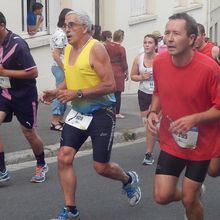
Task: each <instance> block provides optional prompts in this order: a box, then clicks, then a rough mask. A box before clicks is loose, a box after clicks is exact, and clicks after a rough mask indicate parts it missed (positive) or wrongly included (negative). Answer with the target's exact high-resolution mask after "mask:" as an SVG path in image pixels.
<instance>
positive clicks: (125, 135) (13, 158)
mask: <svg viewBox="0 0 220 220" xmlns="http://www.w3.org/2000/svg"><path fill="white" fill-rule="evenodd" d="M145 136H146V131H145V128H144V127H141V128H135V129H123V131H122V132H115V133H114V144H113V147H114V145H115V144H118V143H124V142H129V141H133V140H137V139H140V138H143V137H145ZM91 146H92V144H91V140H90V139H88V140H86V142H85V143H84V144H83V146H82V147H81V150H80V151H83V150H87V149H91ZM59 147H60V144H59V143H57V144H53V145H48V146H45V147H44V153H45V157H46V158H48V157H54V156H56V154H57V150H58V149H59ZM5 158H6V164H7V165H9V164H18V163H23V162H27V161H32V160H35V157H34V155H33V152H32V150H31V149H27V150H22V151H15V152H11V153H6V155H5Z"/></svg>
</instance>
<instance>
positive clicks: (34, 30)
mask: <svg viewBox="0 0 220 220" xmlns="http://www.w3.org/2000/svg"><path fill="white" fill-rule="evenodd" d="M43 20H44V17H43V16H42V15H41V16H39V18H38V20H37V24H36V25H29V26H28V34H30V35H34V34H36V33H37V31H38V29H39V28H40V26H41V24H42V23H43Z"/></svg>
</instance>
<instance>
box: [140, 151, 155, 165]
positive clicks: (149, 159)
mask: <svg viewBox="0 0 220 220" xmlns="http://www.w3.org/2000/svg"><path fill="white" fill-rule="evenodd" d="M153 163H154V158H153V155H152V153H149V152H147V153H146V154H145V157H144V160H143V162H142V164H143V165H153Z"/></svg>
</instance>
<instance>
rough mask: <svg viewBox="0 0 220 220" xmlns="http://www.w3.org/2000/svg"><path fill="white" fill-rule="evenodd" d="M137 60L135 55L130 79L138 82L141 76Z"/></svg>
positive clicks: (137, 57)
mask: <svg viewBox="0 0 220 220" xmlns="http://www.w3.org/2000/svg"><path fill="white" fill-rule="evenodd" d="M138 60H139V55H138V56H136V57H135V59H134V61H133V65H132V68H131V73H130V77H131V80H133V81H135V82H139V81H142V80H143V79H142V76H141V75H140V73H139V68H138Z"/></svg>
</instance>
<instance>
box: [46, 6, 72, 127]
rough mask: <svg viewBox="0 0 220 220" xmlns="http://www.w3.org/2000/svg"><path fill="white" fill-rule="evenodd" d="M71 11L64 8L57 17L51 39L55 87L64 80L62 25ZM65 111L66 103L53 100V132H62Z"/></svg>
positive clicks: (65, 42)
mask: <svg viewBox="0 0 220 220" xmlns="http://www.w3.org/2000/svg"><path fill="white" fill-rule="evenodd" d="M69 11H71V9H69V8H64V9H63V10H62V11H61V12H60V15H59V20H58V23H57V28H56V30H55V32H54V33H53V35H52V38H51V51H52V56H53V59H54V63H53V65H52V67H51V71H52V73H53V75H54V77H55V80H56V87H58V86H59V85H60V83H62V82H63V80H64V66H63V58H64V47H65V46H66V45H67V43H68V42H67V37H66V33H65V32H64V29H63V25H64V21H65V16H66V14H67V13H68V12H69ZM65 110H66V103H61V102H60V101H59V100H58V99H54V100H53V102H52V120H51V124H50V129H51V130H54V131H62V129H63V116H64V113H65Z"/></svg>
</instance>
